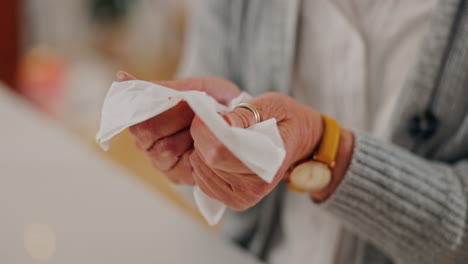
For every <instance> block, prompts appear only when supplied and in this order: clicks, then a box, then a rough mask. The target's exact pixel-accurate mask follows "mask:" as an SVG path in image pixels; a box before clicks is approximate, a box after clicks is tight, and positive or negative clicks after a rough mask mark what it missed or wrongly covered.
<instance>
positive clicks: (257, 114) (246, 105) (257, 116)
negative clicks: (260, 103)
mask: <svg viewBox="0 0 468 264" xmlns="http://www.w3.org/2000/svg"><path fill="white" fill-rule="evenodd" d="M236 108H246V109H249V110H250V111H251V112H252V113H253V114H254V116H255V122H256V123H260V121H261V118H260V113H259V112H258V110H257V108H255V106H253V105H251V104H249V103H240V104H238V105H237V106H236V107H234V109H236Z"/></svg>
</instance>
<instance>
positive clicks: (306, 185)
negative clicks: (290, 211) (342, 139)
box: [290, 161, 331, 192]
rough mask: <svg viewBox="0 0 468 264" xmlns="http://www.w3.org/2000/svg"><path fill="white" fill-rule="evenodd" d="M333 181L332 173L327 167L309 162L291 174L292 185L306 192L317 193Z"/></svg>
mask: <svg viewBox="0 0 468 264" xmlns="http://www.w3.org/2000/svg"><path fill="white" fill-rule="evenodd" d="M330 181H331V171H330V169H329V168H328V166H327V165H325V164H323V163H320V162H316V161H308V162H304V163H302V164H300V165H299V166H297V167H296V168H294V170H293V171H292V172H291V176H290V184H291V185H293V187H295V188H296V189H299V190H301V191H304V192H317V191H320V190H322V189H323V188H325V187H326V186H327V185H328V184H330Z"/></svg>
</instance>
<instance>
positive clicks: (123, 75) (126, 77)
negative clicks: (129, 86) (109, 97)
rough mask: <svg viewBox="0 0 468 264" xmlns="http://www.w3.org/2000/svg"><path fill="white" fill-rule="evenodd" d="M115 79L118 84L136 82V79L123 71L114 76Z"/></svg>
mask: <svg viewBox="0 0 468 264" xmlns="http://www.w3.org/2000/svg"><path fill="white" fill-rule="evenodd" d="M116 77H117V81H119V82H124V81H131V80H136V79H137V78H135V77H134V76H133V75H131V74H130V73H128V72H124V71H118V72H117V74H116Z"/></svg>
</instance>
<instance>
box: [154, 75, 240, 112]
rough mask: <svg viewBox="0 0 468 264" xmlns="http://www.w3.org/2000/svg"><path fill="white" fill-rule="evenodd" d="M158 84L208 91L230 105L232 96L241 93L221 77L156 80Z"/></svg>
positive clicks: (185, 89) (178, 88) (188, 89)
mask: <svg viewBox="0 0 468 264" xmlns="http://www.w3.org/2000/svg"><path fill="white" fill-rule="evenodd" d="M154 83H156V84H159V85H162V86H166V87H169V88H172V89H174V90H178V91H201V92H206V93H207V94H208V95H210V96H211V97H213V98H214V99H215V100H216V101H218V102H220V103H221V104H224V105H228V104H229V102H231V100H232V98H235V97H237V96H238V95H239V94H240V90H239V88H237V86H236V85H235V84H234V83H232V82H230V81H228V80H225V79H221V78H211V77H202V78H186V79H180V80H172V81H156V82H154Z"/></svg>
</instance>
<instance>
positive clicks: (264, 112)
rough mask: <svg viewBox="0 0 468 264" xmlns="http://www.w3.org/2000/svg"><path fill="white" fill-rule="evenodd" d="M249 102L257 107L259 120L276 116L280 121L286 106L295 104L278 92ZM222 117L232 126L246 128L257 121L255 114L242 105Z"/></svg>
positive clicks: (286, 109) (283, 116) (285, 111)
mask: <svg viewBox="0 0 468 264" xmlns="http://www.w3.org/2000/svg"><path fill="white" fill-rule="evenodd" d="M249 104H250V105H252V106H253V107H254V108H255V109H257V111H258V113H259V114H260V122H261V121H265V120H268V119H271V118H276V120H277V122H278V123H280V122H281V121H283V120H284V119H285V118H286V117H287V113H289V112H290V111H288V106H290V105H291V106H292V105H295V104H294V101H293V100H292V99H291V98H289V97H288V96H286V95H283V94H279V93H266V94H263V95H261V96H258V97H256V98H254V99H252V100H251V101H249ZM224 119H225V120H226V121H227V122H228V123H229V124H230V125H231V126H233V127H242V128H248V127H250V126H253V125H255V124H256V123H257V121H256V118H255V114H254V113H253V112H252V111H251V110H249V109H247V108H244V107H238V108H236V109H234V110H233V111H231V112H229V113H227V114H226V115H224Z"/></svg>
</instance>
